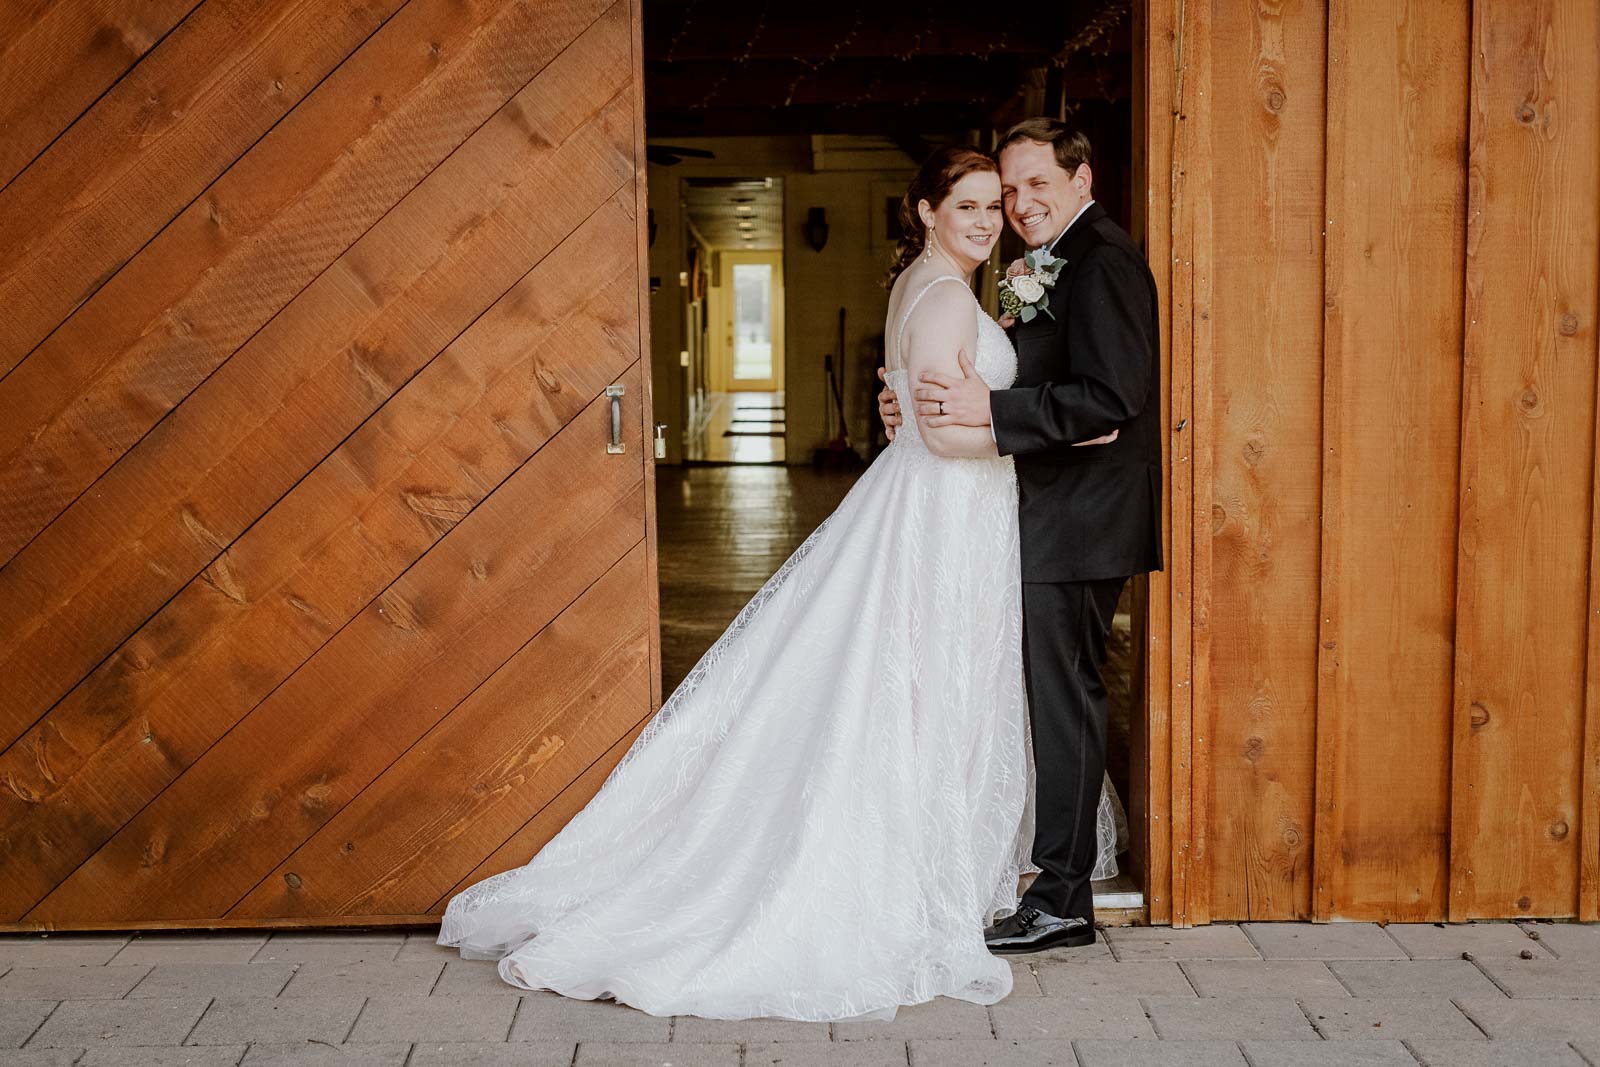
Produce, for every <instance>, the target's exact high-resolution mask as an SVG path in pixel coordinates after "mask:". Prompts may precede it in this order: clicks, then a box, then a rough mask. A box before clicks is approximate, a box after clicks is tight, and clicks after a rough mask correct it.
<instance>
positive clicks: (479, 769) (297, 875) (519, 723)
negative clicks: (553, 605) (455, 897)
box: [228, 525, 651, 918]
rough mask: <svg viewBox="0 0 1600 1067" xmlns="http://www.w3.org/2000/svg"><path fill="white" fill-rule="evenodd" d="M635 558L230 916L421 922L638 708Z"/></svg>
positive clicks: (644, 678)
mask: <svg viewBox="0 0 1600 1067" xmlns="http://www.w3.org/2000/svg"><path fill="white" fill-rule="evenodd" d="M637 532H639V533H641V534H642V533H643V527H642V525H641V527H640V528H639V530H638V531H637ZM645 557H646V552H645V545H644V542H643V540H642V539H641V541H640V542H639V544H637V545H635V546H634V548H633V549H632V550H631V551H630V552H629V553H628V554H627V555H626V556H624V557H623V558H622V559H620V560H619V561H617V563H616V564H614V565H613V566H612V567H611V569H610V570H609V571H607V572H606V573H605V574H604V575H603V576H601V577H600V579H599V580H598V581H596V582H595V583H594V584H593V585H592V586H590V587H589V588H588V589H587V590H585V591H584V592H583V593H582V594H581V595H580V596H579V597H578V598H577V599H576V600H574V601H573V602H572V603H571V604H570V605H569V606H568V607H567V608H566V610H564V611H563V612H562V613H561V614H560V615H559V616H557V617H556V618H555V619H554V620H552V621H551V622H550V623H549V624H548V625H547V626H545V627H544V628H543V629H542V630H540V631H539V632H538V633H537V634H536V635H534V637H532V638H531V639H530V640H529V641H528V643H527V644H525V645H524V646H523V647H522V648H521V649H519V650H518V651H517V652H516V654H515V655H513V656H512V657H511V658H510V659H509V660H507V661H506V663H504V664H503V665H502V666H501V667H500V668H499V669H497V670H496V671H495V672H494V673H493V674H492V675H490V676H489V677H488V678H487V679H485V680H484V682H483V683H482V684H481V685H480V686H478V688H476V689H475V690H473V692H472V693H471V695H470V696H468V697H467V698H466V699H465V700H463V701H462V702H461V703H460V704H458V705H456V707H455V709H454V710H453V711H451V712H450V714H449V715H447V716H446V717H445V718H444V719H443V720H442V721H441V722H440V723H438V724H437V725H436V726H434V727H433V729H431V730H429V731H428V733H427V734H425V735H424V736H423V737H422V738H420V739H419V740H418V741H417V742H416V744H415V745H413V746H412V747H411V748H409V749H407V750H406V752H405V753H404V754H402V755H401V756H400V757H399V758H398V759H397V760H395V762H394V763H393V764H391V765H390V766H389V767H387V768H386V769H385V770H384V771H383V773H382V774H381V775H380V776H379V777H378V779H377V780H376V781H374V782H373V783H372V784H371V785H370V786H368V787H367V788H366V789H365V790H363V791H362V792H361V793H360V794H359V795H358V796H357V797H356V798H355V799H354V800H353V801H351V803H350V804H348V805H347V806H346V807H345V808H344V809H343V810H342V811H340V812H339V813H338V815H336V816H334V817H333V818H332V819H329V820H328V821H327V823H325V824H324V825H323V826H322V827H321V828H320V829H319V830H317V831H316V832H315V833H314V834H312V835H311V837H310V838H309V839H308V840H306V842H305V843H304V844H302V845H301V846H300V847H299V848H297V849H295V851H294V853H293V854H292V855H290V856H289V857H287V858H286V859H284V860H283V862H282V863H280V864H278V866H277V868H276V869H275V870H273V871H272V873H270V874H269V875H267V876H266V877H265V878H263V879H262V880H261V882H260V884H259V885H257V886H256V887H255V889H253V890H252V891H251V892H250V894H249V895H248V896H246V897H245V898H244V899H243V900H241V901H240V902H239V903H238V904H237V905H235V906H234V907H233V908H232V909H230V910H229V912H228V915H229V917H230V918H250V917H253V916H285V915H308V916H312V915H317V916H326V915H343V914H356V915H360V914H372V913H380V914H392V915H405V914H414V913H419V912H425V911H427V910H429V909H430V908H431V907H432V906H433V904H434V903H435V902H436V901H438V900H439V898H440V896H441V894H443V893H445V892H446V891H448V890H449V889H450V888H451V886H453V885H454V884H455V883H456V882H457V881H458V880H459V879H460V877H461V872H462V871H463V870H466V869H470V868H472V867H473V866H474V865H476V864H478V863H480V862H482V860H483V858H484V857H485V856H487V855H489V854H491V853H493V852H494V851H495V849H496V848H497V847H499V846H500V845H501V844H502V843H503V842H504V841H505V840H506V839H507V838H508V837H510V836H511V835H512V834H514V833H516V832H517V831H518V830H519V829H521V828H522V827H523V826H524V825H526V824H527V822H528V821H529V820H530V819H533V818H535V817H536V816H537V815H538V814H539V812H541V811H543V810H544V808H545V807H546V806H547V805H548V804H550V803H551V802H552V801H553V800H554V799H555V798H556V797H557V796H558V795H560V794H561V793H562V792H563V791H564V790H565V789H566V787H567V786H568V785H569V784H570V783H571V782H572V781H573V780H574V779H575V778H578V777H580V776H581V775H582V774H583V772H584V771H585V770H587V769H588V768H589V767H590V766H591V765H592V764H593V763H594V762H595V760H597V759H599V758H600V757H601V756H603V755H604V754H605V752H606V751H607V750H608V749H609V748H611V746H612V745H614V744H615V743H616V742H617V740H618V739H619V738H620V737H622V736H626V735H628V734H630V732H631V731H632V729H633V727H634V726H635V724H637V722H638V721H639V713H640V710H641V709H643V708H646V707H648V706H649V704H650V673H651V666H650V641H649V637H648V634H647V631H648V629H649V627H650V623H651V617H650V610H649V607H650V606H649V603H648V601H647V599H646V598H645V597H642V596H640V595H639V594H640V592H641V590H643V589H645V588H647V586H646V577H647V575H646V566H645V564H646V558H645Z"/></svg>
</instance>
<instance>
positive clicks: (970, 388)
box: [913, 349, 989, 426]
mask: <svg viewBox="0 0 1600 1067" xmlns="http://www.w3.org/2000/svg"><path fill="white" fill-rule="evenodd" d="M956 361H957V362H958V363H960V364H961V374H962V377H960V378H952V377H951V376H950V375H948V374H940V373H938V372H937V371H931V370H925V371H923V372H922V374H921V375H919V377H918V380H919V381H921V382H922V383H923V384H922V385H919V386H917V390H916V392H915V393H914V394H913V396H915V397H916V400H917V415H918V416H919V417H922V418H925V420H926V423H925V424H926V425H928V426H987V425H989V386H988V384H987V383H985V382H984V380H983V379H982V378H980V377H978V372H977V370H976V369H975V368H974V367H973V366H972V361H971V360H969V359H967V352H966V349H962V350H961V351H959V352H957V353H956ZM941 403H942V404H943V408H942V409H941V407H940V404H941Z"/></svg>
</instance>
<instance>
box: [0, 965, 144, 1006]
mask: <svg viewBox="0 0 1600 1067" xmlns="http://www.w3.org/2000/svg"><path fill="white" fill-rule="evenodd" d="M149 973H150V968H149V967H74V966H65V967H13V968H12V969H11V970H9V971H7V972H6V975H5V977H4V978H0V1000H100V999H112V1000H115V999H116V998H118V997H121V996H124V995H126V994H127V992H128V990H130V989H132V988H133V987H134V986H136V985H138V984H139V979H141V978H143V977H144V976H145V975H147V974H149Z"/></svg>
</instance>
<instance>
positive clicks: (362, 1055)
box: [239, 1041, 411, 1067]
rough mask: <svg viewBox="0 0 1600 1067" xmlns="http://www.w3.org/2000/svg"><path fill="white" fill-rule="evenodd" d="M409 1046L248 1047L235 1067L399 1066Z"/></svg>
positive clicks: (306, 1044)
mask: <svg viewBox="0 0 1600 1067" xmlns="http://www.w3.org/2000/svg"><path fill="white" fill-rule="evenodd" d="M410 1051H411V1046H410V1045H403V1044H402V1045H328V1044H324V1043H323V1042H321V1041H290V1042H285V1043H282V1044H261V1045H251V1046H250V1051H249V1052H248V1053H247V1054H246V1055H245V1058H244V1062H243V1063H241V1064H240V1065H239V1067H301V1065H302V1064H305V1065H307V1067H324V1065H326V1067H401V1065H402V1064H404V1063H405V1062H406V1054H407V1053H408V1052H410Z"/></svg>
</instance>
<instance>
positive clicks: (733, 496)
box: [656, 465, 1142, 923]
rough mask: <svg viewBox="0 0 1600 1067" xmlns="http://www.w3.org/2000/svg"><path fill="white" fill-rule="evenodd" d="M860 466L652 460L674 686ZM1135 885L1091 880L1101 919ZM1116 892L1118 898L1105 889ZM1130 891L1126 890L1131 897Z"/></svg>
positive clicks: (1121, 915) (1125, 912)
mask: <svg viewBox="0 0 1600 1067" xmlns="http://www.w3.org/2000/svg"><path fill="white" fill-rule="evenodd" d="M858 476H859V472H853V471H818V470H813V469H812V468H809V467H784V466H739V465H732V466H705V467H701V466H688V467H668V466H661V467H657V468H656V522H657V536H658V539H659V556H658V560H659V569H660V576H661V674H662V687H661V691H662V692H663V693H671V692H672V691H673V690H674V689H675V688H677V686H678V684H679V683H680V682H681V681H683V678H684V676H685V675H687V674H688V673H689V671H690V670H691V669H692V668H693V667H694V665H695V663H696V662H697V661H698V660H699V659H700V656H701V655H702V654H704V652H705V650H706V649H708V648H710V647H711V644H712V642H714V641H715V640H716V639H717V637H718V636H719V635H721V633H722V631H723V630H725V629H726V628H727V626H728V623H730V622H732V621H733V618H734V616H735V615H737V614H738V613H739V609H740V608H742V607H744V605H745V603H746V602H748V601H749V599H750V598H751V597H752V596H753V595H755V593H756V591H757V590H759V589H760V588H761V586H762V583H764V582H765V581H766V580H767V578H768V577H770V576H771V575H772V573H773V572H774V571H776V570H777V569H778V567H779V566H781V565H782V564H783V561H784V560H786V559H788V558H789V555H790V554H791V553H792V552H793V551H794V550H795V549H796V548H798V547H799V546H800V543H801V542H802V541H804V540H805V539H806V536H807V535H808V534H810V533H811V531H812V530H814V529H816V527H817V524H818V523H820V522H821V521H822V520H823V519H824V518H826V517H827V516H828V515H829V514H830V513H831V512H832V511H833V510H834V508H836V507H838V505H839V501H841V500H843V499H844V495H845V494H846V493H848V492H849V491H850V487H851V486H852V485H854V484H855V480H856V478H857V477H858ZM1127 609H1128V604H1127V595H1126V593H1125V594H1124V603H1123V605H1122V606H1121V607H1120V608H1119V614H1118V615H1117V620H1116V625H1115V626H1114V628H1113V630H1112V634H1111V638H1110V641H1109V655H1110V662H1109V663H1108V664H1107V677H1106V687H1107V689H1108V691H1109V694H1110V703H1111V724H1110V736H1109V739H1108V748H1107V759H1108V762H1109V764H1110V766H1111V776H1112V779H1113V781H1114V783H1115V785H1116V787H1117V789H1118V791H1119V792H1120V793H1121V795H1122V797H1123V798H1124V803H1126V798H1127V796H1128V774H1127V770H1128V730H1129V726H1130V721H1129V712H1130V709H1131V708H1132V707H1133V706H1134V701H1133V693H1132V686H1131V678H1132V642H1131V640H1130V635H1129V626H1128V615H1127V614H1126V612H1127ZM1139 892H1140V890H1139V886H1138V885H1137V884H1136V883H1135V881H1134V880H1133V879H1132V878H1130V877H1129V876H1128V875H1127V874H1126V873H1124V874H1123V875H1122V876H1121V877H1119V878H1118V879H1116V880H1114V881H1109V882H1106V883H1096V886H1095V895H1096V898H1097V900H1102V899H1105V900H1112V899H1114V900H1115V901H1116V904H1117V906H1105V905H1103V904H1097V906H1096V911H1097V913H1098V915H1099V917H1100V919H1101V920H1102V921H1103V922H1111V923H1118V922H1130V921H1140V915H1141V913H1142V908H1141V907H1139V906H1137V905H1134V906H1129V902H1130V900H1131V899H1132V898H1135V897H1138V896H1139ZM1113 893H1114V894H1116V896H1115V897H1114V898H1112V897H1109V896H1108V894H1113ZM1130 894H1131V897H1130Z"/></svg>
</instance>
